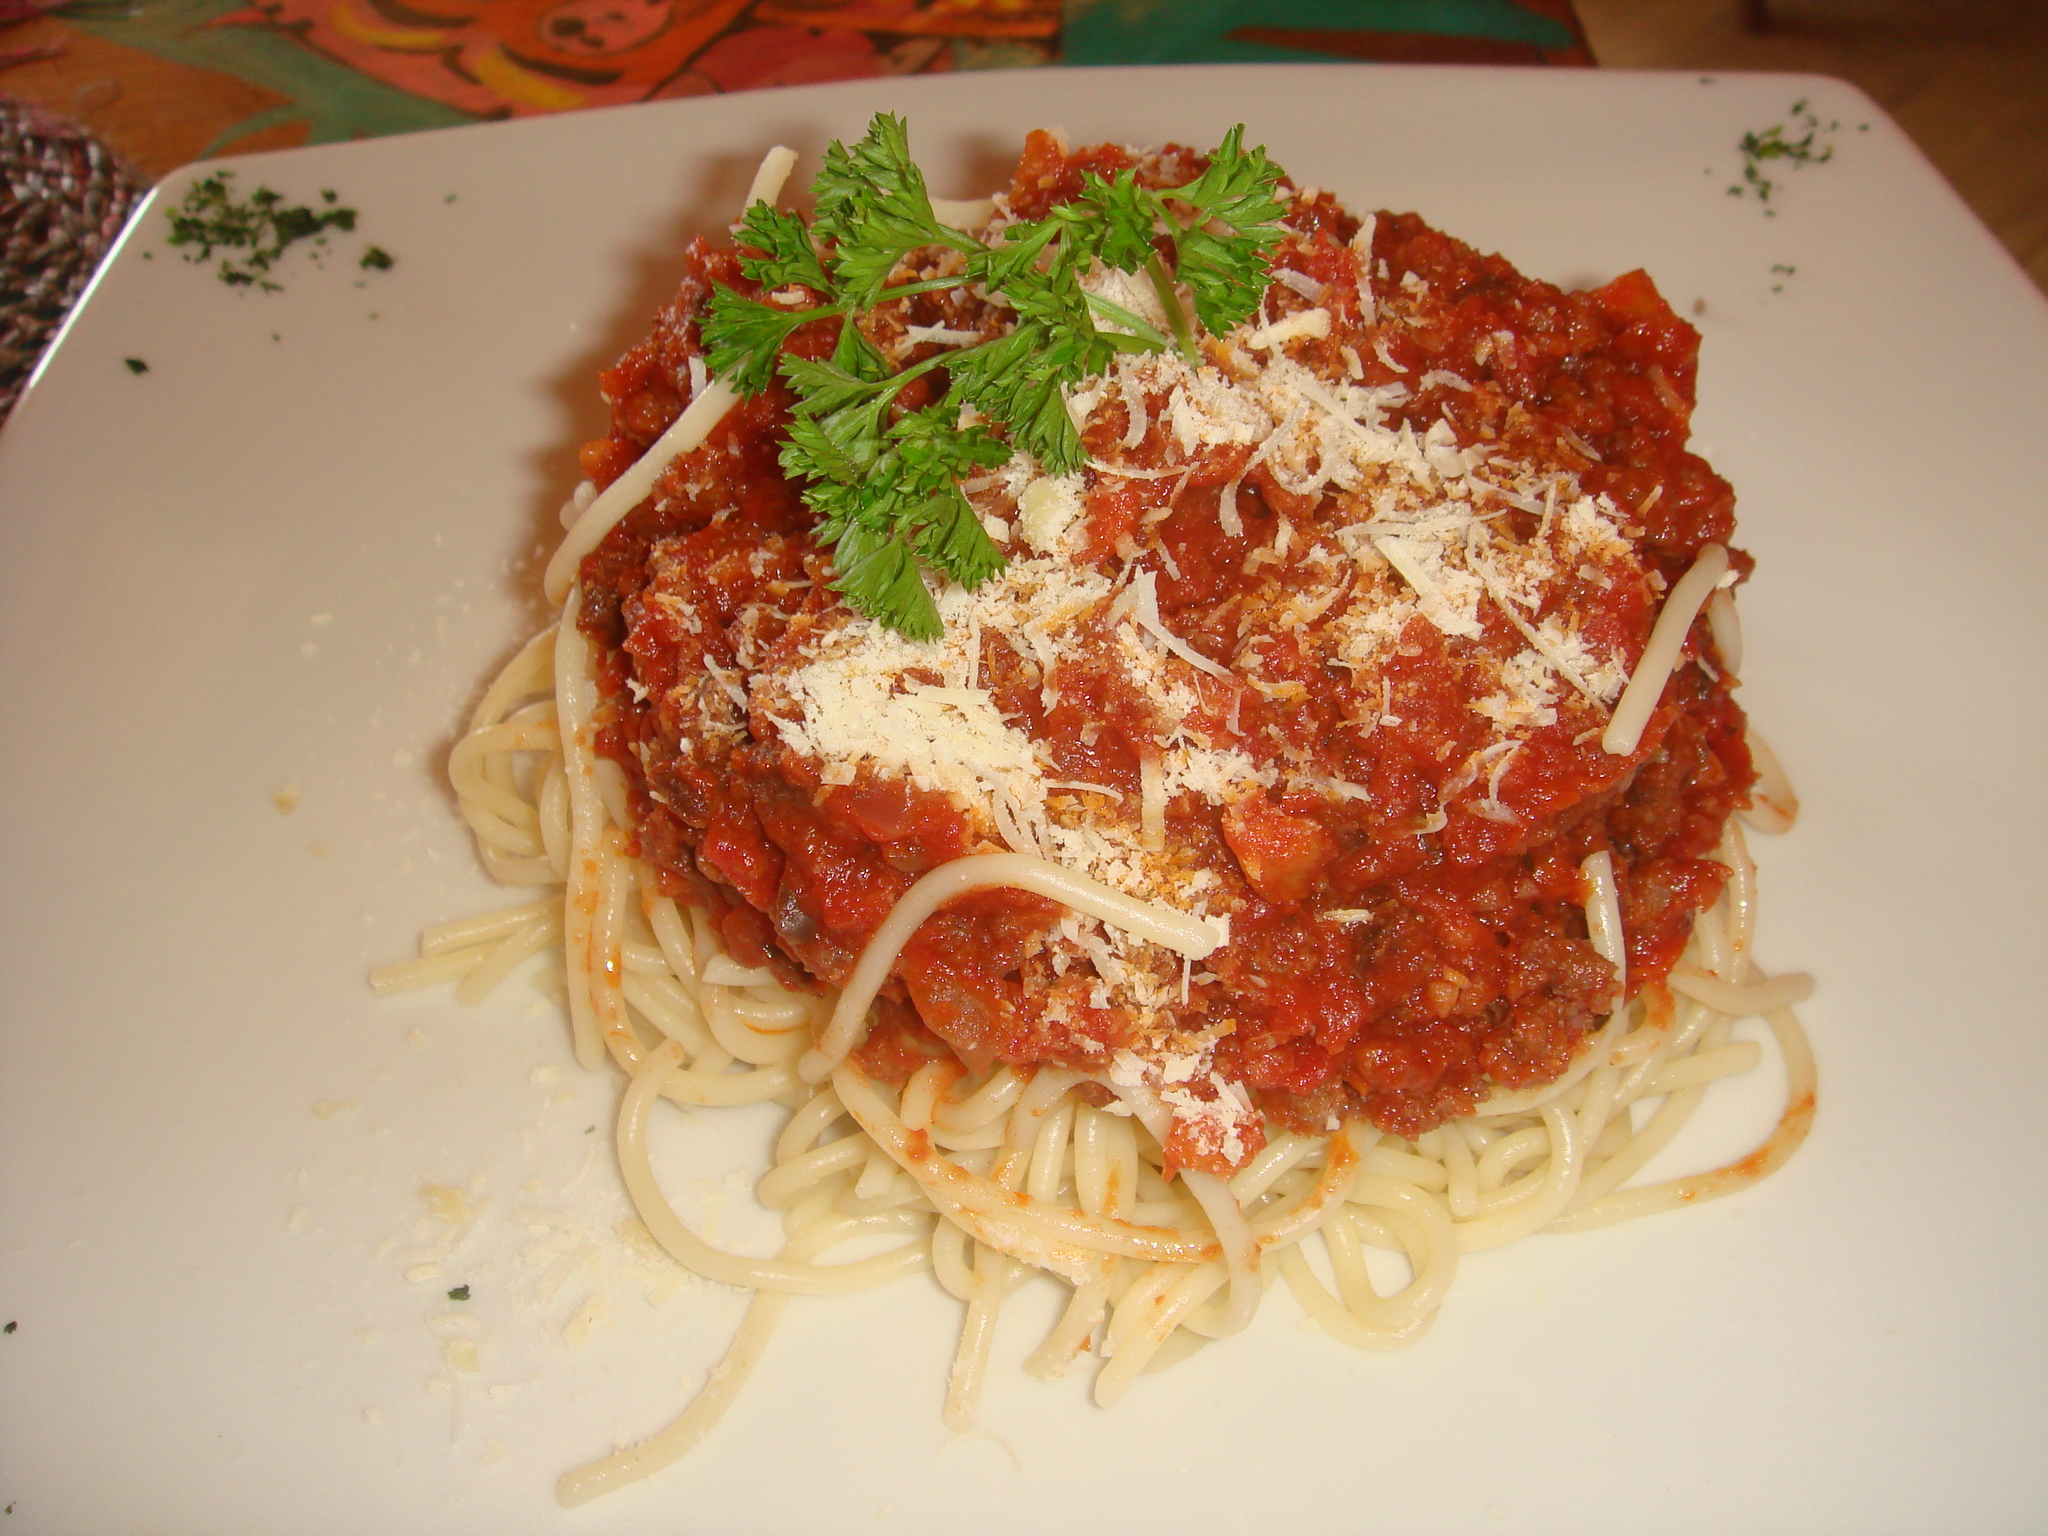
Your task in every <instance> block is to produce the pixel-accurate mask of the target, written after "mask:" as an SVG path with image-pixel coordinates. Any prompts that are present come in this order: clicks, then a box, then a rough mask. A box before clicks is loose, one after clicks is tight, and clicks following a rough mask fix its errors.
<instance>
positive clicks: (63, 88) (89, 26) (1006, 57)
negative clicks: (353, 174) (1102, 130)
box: [0, 0, 1592, 178]
mask: <svg viewBox="0 0 2048 1536" xmlns="http://www.w3.org/2000/svg"><path fill="white" fill-rule="evenodd" d="M0 21H9V22H11V23H12V24H11V25H6V26H4V27H0V93H4V94H7V95H11V96H15V97H18V98H21V99H24V100H27V101H31V102H34V103H35V104H37V105H38V106H40V107H42V108H43V109H45V110H46V111H48V112H51V113H53V114H56V115H57V116H59V117H63V118H68V119H70V120H72V121H74V122H77V123H81V124H83V125H84V126H86V127H88V128H90V129H91V130H92V131H93V132H94V133H96V134H97V135H98V136H99V137H100V138H102V139H104V140H105V141H106V142H107V143H109V144H110V145H112V146H113V148H114V149H115V150H116V151H117V152H119V153H120V154H121V155H122V156H123V157H124V158H125V159H126V160H127V161H128V163H129V164H131V165H132V166H134V167H135V168H136V169H137V170H138V171H140V172H141V173H142V174H143V175H144V176H146V177H150V178H154V177H157V176H161V175H163V174H164V173H165V172H167V171H169V170H171V169H173V168H174V167H176V166H178V165H182V164H184V163H186V162H188V161H191V160H195V159H199V158H202V157H205V156H209V155H219V154H227V153H241V152H245V151H250V150H261V149H274V148H282V147H286V146H291V145H299V144H323V143H331V142H334V141H336V140H344V139H352V138H360V137H365V136H370V135H377V134H386V133H403V132H407V131H409V130H412V129H418V128H432V127H440V126H443V125H446V124H452V123H466V122H476V121H480V120H487V119H491V118H501V117H517V116H525V115H528V114H532V113H541V112H562V111H571V110H574V109H577V108H581V107H597V106H614V105H618V104H621V103H625V102H636V101H649V100H655V99H659V98H664V97H672V96H695V95H706V94H710V93H714V92H720V91H741V90H752V89H757V88H760V87H763V86H776V85H800V84H809V83H813V82H817V81H825V80H852V79H863V78H872V77H877V76H884V75H897V74H919V73H926V72H930V71H936V70H956V69H1008V68H1017V67H1025V66H1032V65H1043V64H1052V63H1065V64H1128V63H1194V62H1202V61H1223V60H1228V61H1254V60H1262V61H1274V60H1304V59H1307V60H1332V59H1369V60H1398V61H1408V62H1432V63H1528V64H1535V63H1552V64H1590V63H1591V62H1592V56H1591V54H1590V52H1589V51H1588V49H1587V47H1586V40H1585V34H1584V32H1583V30H1582V29H1581V28H1580V26H1579V22H1578V18H1577V16H1576V14H1575V13H1574V11H1573V9H1572V6H1571V0H0Z"/></svg>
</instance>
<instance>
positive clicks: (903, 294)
mask: <svg viewBox="0 0 2048 1536" xmlns="http://www.w3.org/2000/svg"><path fill="white" fill-rule="evenodd" d="M967 282H968V276H967V274H966V273H965V272H963V273H961V274H960V275H959V276H958V277H928V278H926V279H924V280H923V281H922V282H917V283H905V284H903V285H902V286H901V287H898V288H884V289H883V290H882V291H881V292H880V293H878V294H876V295H875V302H876V303H877V304H886V303H888V302H889V300H891V299H904V298H908V297H909V296H910V295H911V294H913V293H938V292H940V291H941V290H943V289H946V288H960V287H963V286H965V285H966V283H967Z"/></svg>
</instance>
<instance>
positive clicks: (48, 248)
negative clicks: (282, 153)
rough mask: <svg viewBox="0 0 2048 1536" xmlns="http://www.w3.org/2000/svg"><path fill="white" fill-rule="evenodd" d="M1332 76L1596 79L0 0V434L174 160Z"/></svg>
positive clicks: (1439, 46) (328, 5) (990, 23)
mask: <svg viewBox="0 0 2048 1536" xmlns="http://www.w3.org/2000/svg"><path fill="white" fill-rule="evenodd" d="M1334 59H1366V60H1383V61H1400V62H1411V63H1416V62H1420V63H1486V64H1501V63H1509V64H1590V63H1592V62H1593V60H1592V55H1591V53H1590V51H1589V50H1588V49H1587V47H1586V39H1585V33H1584V31H1583V30H1582V29H1581V27H1580V25H1579V21H1578V17H1577V14H1576V13H1575V12H1574V11H1573V9H1572V4H1571V0H0V256H4V261H0V277H4V278H5V282H4V285H0V419H4V418H5V417H6V415H7V413H8V411H9V410H10V408H11V407H12V404H13V401H14V399H15V397H16V395H17V394H18V392H19V390H20V389H21V388H22V386H23V384H24V382H25V380H26V379H27V377H28V375H29V372H30V370H31V369H32V367H33V366H34V364H35V362H36V360H37V358H38V356H39V355H40V354H41V352H42V350H43V349H44V347H45V346H46V345H47V344H48V342H49V340H50V338H51V337H52V336H54V335H55V334H56V331H57V328H58V327H59V325H60V324H61V323H62V321H63V318H64V316H65V314H66V313H67V312H68V310H69V307H70V304H71V303H72V301H73V300H74V299H75V298H76V296H77V294H78V293H79V292H80V291H81V290H82V288H83V287H84V284H85V280H86V279H87V278H88V277H89V276H90V274H91V270H92V267H93V266H94V264H96V263H97V261H98V259H99V257H100V255H101V253H102V252H103V251H104V250H105V249H106V248H107V244H108V243H109V242H110V241H111V239H112V237H113V235H114V234H115V233H117V232H118V230H119V227H120V220H121V217H122V216H123V215H125V213H126V212H127V210H128V208H129V206H130V205H131V204H132V202H133V200H134V198H135V196H136V194H137V192H138V191H139V189H140V186H141V184H142V183H143V182H145V181H150V180H154V179H156V178H157V177H160V176H162V175H164V174H165V173H167V172H169V171H171V170H174V169H175V168H177V167H178V166H180V165H184V164H186V163H188V162H190V161H193V160H199V159H204V158H206V157H208V156H212V155H223V154H231V153H246V152H249V151H258V150H266V149H282V148H287V147H291V146H295V145H301V144H329V143H334V142H336V141H338V140H346V139H356V138H366V137H371V136H375V135H379V134H387V133H406V132H409V131H412V130H414V129H420V128H438V127H444V126H447V125H450V124H455V123H470V122H482V121H489V120H491V119H494V118H505V117H523V116H528V115H531V114H535V113H542V112H569V111H575V110H577V109H579V108H583V107H606V106H619V105H622V104H625V103H630V102H638V101H653V100H658V99H661V98H664V97H673V96H703V95H711V94H715V93H718V92H721V91H745V90H757V89H760V88H762V87H766V86H777V85H808V84H813V83H816V82H820V81H826V80H860V79H872V78H877V77H881V76H887V75H909V74H926V73H931V72H934V71H940V70H958V69H1015V68H1027V67H1031V66H1036V65H1045V64H1143V63H1156V64H1189V63H1205V62H1238V61H1275V60H1325V61H1327V60H1334ZM78 167H89V168H90V174H87V172H85V171H81V170H79V169H78Z"/></svg>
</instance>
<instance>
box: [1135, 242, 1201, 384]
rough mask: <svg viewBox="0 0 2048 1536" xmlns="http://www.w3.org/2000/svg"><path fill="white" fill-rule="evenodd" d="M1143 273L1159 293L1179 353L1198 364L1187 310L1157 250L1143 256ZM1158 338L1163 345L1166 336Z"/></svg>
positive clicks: (1199, 356)
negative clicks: (1183, 307)
mask: <svg viewBox="0 0 2048 1536" xmlns="http://www.w3.org/2000/svg"><path fill="white" fill-rule="evenodd" d="M1145 275H1146V276H1147V277H1149V278H1151V279H1152V287H1153V289H1154V291H1155V292H1157V293H1158V295H1159V305H1160V307H1161V308H1162V309H1164V310H1165V311H1166V319H1167V323H1168V324H1170V325H1171V326H1172V327H1173V338H1174V340H1175V341H1177V342H1179V343H1180V355H1181V356H1182V357H1184V358H1186V359H1187V360H1188V361H1189V362H1190V363H1192V364H1195V365H1197V366H1199V365H1200V364H1201V361H1202V358H1201V354H1200V353H1198V352H1197V351H1196V350H1195V333H1194V330H1193V328H1192V327H1190V326H1189V324H1188V315H1187V311H1186V310H1184V309H1182V308H1181V307H1180V295H1179V294H1177V293H1175V292H1174V291H1173V279H1172V277H1170V276H1168V274H1167V271H1166V266H1165V263H1163V262H1161V261H1160V259H1159V253H1158V252H1157V251H1154V252H1153V253H1152V254H1151V255H1150V256H1148V257H1146V258H1145ZM1159 339H1160V342H1161V344H1162V345H1163V344H1164V343H1165V340H1166V338H1165V337H1163V336H1162V337H1160V338H1159Z"/></svg>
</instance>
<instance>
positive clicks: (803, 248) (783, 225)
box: [738, 203, 832, 293]
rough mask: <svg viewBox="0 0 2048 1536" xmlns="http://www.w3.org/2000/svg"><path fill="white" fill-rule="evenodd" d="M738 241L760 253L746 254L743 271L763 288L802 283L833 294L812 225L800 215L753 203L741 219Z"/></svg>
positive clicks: (768, 205) (741, 266)
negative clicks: (815, 241) (813, 238)
mask: <svg viewBox="0 0 2048 1536" xmlns="http://www.w3.org/2000/svg"><path fill="white" fill-rule="evenodd" d="M738 238H739V242H740V244H741V245H742V246H752V247H753V248H754V250H756V251H758V252H760V254H759V255H758V256H757V255H749V254H742V255H741V257H740V270H741V271H742V272H744V273H746V274H747V276H748V277H750V278H752V279H753V280H754V281H755V282H757V283H759V284H760V285H761V286H762V287H763V288H787V287H789V286H790V284H792V283H800V284H802V285H803V286H804V287H806V288H811V289H815V290H816V291H817V292H819V293H830V292H831V291H832V279H831V278H829V277H827V276H826V275H825V266H824V263H823V262H821V261H820V260H819V259H818V249H817V247H816V246H815V245H813V244H812V243H811V230H810V226H809V225H807V224H805V223H804V221H803V220H802V219H801V218H800V217H798V216H797V215H796V214H793V213H784V212H783V211H782V210H781V209H779V208H776V207H773V206H771V205H770V204H768V203H751V204H749V205H748V207H747V211H746V213H745V215H743V216H742V217H741V219H740V227H739V235H738Z"/></svg>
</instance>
